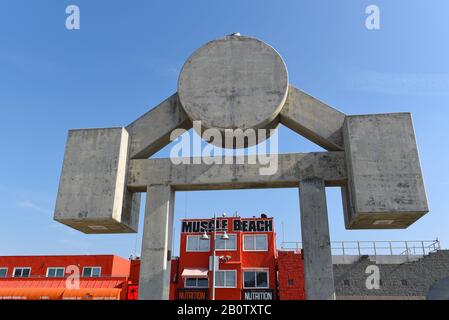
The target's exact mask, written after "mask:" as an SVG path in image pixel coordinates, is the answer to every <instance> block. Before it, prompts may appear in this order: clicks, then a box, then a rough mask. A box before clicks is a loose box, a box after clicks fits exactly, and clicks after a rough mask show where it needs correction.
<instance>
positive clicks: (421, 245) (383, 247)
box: [281, 239, 441, 256]
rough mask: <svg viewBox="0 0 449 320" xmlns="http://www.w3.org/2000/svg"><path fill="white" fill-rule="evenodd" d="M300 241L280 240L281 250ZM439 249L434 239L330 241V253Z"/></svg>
mask: <svg viewBox="0 0 449 320" xmlns="http://www.w3.org/2000/svg"><path fill="white" fill-rule="evenodd" d="M301 248H302V243H301V242H294V241H292V242H282V243H281V250H300V249H301ZM440 249H441V244H440V241H439V240H438V239H436V240H417V241H414V240H412V241H331V251H332V255H341V256H349V255H358V256H361V255H374V256H378V255H407V256H410V255H427V254H429V253H431V252H435V251H437V250H440Z"/></svg>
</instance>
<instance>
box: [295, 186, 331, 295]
mask: <svg viewBox="0 0 449 320" xmlns="http://www.w3.org/2000/svg"><path fill="white" fill-rule="evenodd" d="M299 190H300V196H299V198H300V210H301V235H302V245H303V255H304V276H305V285H306V299H307V300H335V288H334V275H333V269H332V253H331V244H330V236H329V222H328V216H327V204H326V191H325V185H324V181H323V180H322V179H319V178H310V179H303V180H301V182H300V183H299Z"/></svg>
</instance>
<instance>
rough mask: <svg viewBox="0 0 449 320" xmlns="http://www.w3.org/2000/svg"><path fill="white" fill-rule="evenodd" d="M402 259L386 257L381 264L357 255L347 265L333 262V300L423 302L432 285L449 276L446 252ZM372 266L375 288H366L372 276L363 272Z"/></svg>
mask: <svg viewBox="0 0 449 320" xmlns="http://www.w3.org/2000/svg"><path fill="white" fill-rule="evenodd" d="M403 257H404V255H400V256H390V259H391V261H384V262H382V261H379V258H378V257H375V256H371V255H370V256H360V257H359V259H357V260H356V261H353V262H352V263H350V264H347V263H334V281H335V291H336V294H337V299H342V300H343V299H351V300H353V299H357V300H376V299H377V300H380V299H383V300H412V299H413V300H415V299H426V296H427V298H428V299H430V295H431V293H432V291H433V290H432V286H433V285H434V284H437V283H438V281H440V280H442V279H445V278H446V279H447V277H449V250H438V251H436V252H432V253H430V254H428V255H425V256H423V257H421V258H420V259H417V260H412V261H404V260H403ZM394 260H396V263H393V262H394ZM373 265H375V266H377V267H378V268H379V271H380V279H379V280H381V283H380V287H379V289H368V288H367V286H366V281H367V279H368V277H369V276H371V275H372V273H371V272H368V273H366V270H367V267H368V266H373ZM441 284H443V282H441ZM446 284H447V285H448V286H447V287H446V285H444V284H443V286H442V287H443V288H446V289H447V291H446V292H448V293H449V282H446ZM443 292H444V291H443ZM435 293H436V292H435ZM447 297H448V298H449V295H448V296H447Z"/></svg>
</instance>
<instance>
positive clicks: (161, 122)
mask: <svg viewBox="0 0 449 320" xmlns="http://www.w3.org/2000/svg"><path fill="white" fill-rule="evenodd" d="M191 127H192V126H191V122H190V120H189V119H188V117H187V115H186V113H185V112H184V110H183V108H182V107H181V104H180V102H179V98H178V94H177V93H175V94H174V95H172V96H171V97H169V98H168V99H167V100H165V101H163V102H162V103H161V104H159V105H158V106H156V107H154V108H153V109H151V110H150V111H149V112H147V113H146V114H144V115H143V116H142V117H140V118H139V119H137V120H136V121H134V122H133V123H131V124H130V125H128V126H127V127H126V130H127V131H128V132H129V136H130V140H131V144H130V157H131V159H147V158H149V157H150V156H151V155H153V154H154V153H156V152H157V151H159V150H160V149H162V148H163V147H165V146H166V145H167V144H169V143H170V134H171V132H172V131H173V130H175V129H177V128H183V129H190V128H191Z"/></svg>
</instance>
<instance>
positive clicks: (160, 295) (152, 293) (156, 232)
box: [139, 185, 175, 300]
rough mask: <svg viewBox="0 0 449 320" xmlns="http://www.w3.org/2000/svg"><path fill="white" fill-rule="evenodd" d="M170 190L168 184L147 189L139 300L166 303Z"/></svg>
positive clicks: (172, 194) (170, 227) (169, 238)
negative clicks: (163, 301)
mask: <svg viewBox="0 0 449 320" xmlns="http://www.w3.org/2000/svg"><path fill="white" fill-rule="evenodd" d="M174 195H175V193H174V191H173V190H172V188H171V187H170V186H169V185H152V186H148V187H147V200H146V206H145V220H144V221H145V222H144V229H143V240H142V254H141V266H140V279H139V299H140V300H168V298H169V293H170V259H171V248H172V244H171V242H172V231H173V214H174V211H173V209H174Z"/></svg>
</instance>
